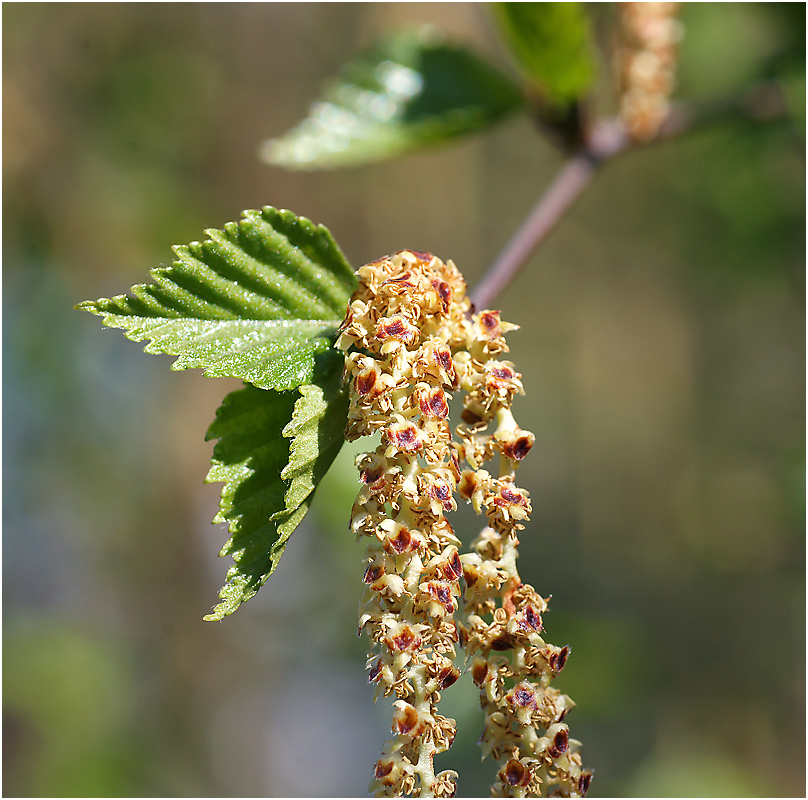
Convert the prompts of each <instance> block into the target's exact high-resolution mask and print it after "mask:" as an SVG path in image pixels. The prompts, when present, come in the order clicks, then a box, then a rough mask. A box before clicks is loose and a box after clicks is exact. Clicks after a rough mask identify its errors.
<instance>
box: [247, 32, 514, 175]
mask: <svg viewBox="0 0 808 800" xmlns="http://www.w3.org/2000/svg"><path fill="white" fill-rule="evenodd" d="M522 106H523V98H522V94H521V91H520V89H519V87H518V86H516V85H515V84H514V83H513V82H512V81H511V80H510V79H509V78H507V77H506V76H505V75H503V74H502V73H501V72H500V71H499V70H497V69H496V68H495V67H493V66H492V65H491V64H489V63H488V62H486V61H484V60H482V59H481V58H479V57H478V56H476V55H474V54H473V53H471V52H470V51H468V50H466V49H464V48H462V47H458V46H453V45H450V44H447V43H446V42H444V41H443V39H442V37H441V36H440V35H439V34H438V33H437V32H436V31H435V30H434V29H431V28H425V29H421V30H419V31H404V32H400V33H397V34H394V35H392V36H391V37H389V38H388V39H386V40H385V41H383V42H382V43H381V44H380V45H379V46H378V47H377V48H376V49H375V50H373V51H372V52H371V53H369V54H368V55H366V56H365V57H363V58H360V59H358V60H356V61H353V62H351V63H349V64H347V65H346V66H345V67H343V69H342V71H341V73H340V76H339V77H338V78H337V79H336V80H334V81H333V82H332V83H331V84H329V85H328V86H327V87H326V89H325V91H324V93H323V95H322V97H321V99H320V100H319V101H318V102H316V103H314V105H312V106H311V108H310V109H309V113H308V116H307V117H306V119H305V120H304V121H303V122H301V123H300V124H299V125H298V126H297V127H295V128H293V129H292V130H291V131H289V132H288V133H287V134H285V135H284V136H282V137H281V138H278V139H272V140H269V141H267V142H265V143H264V145H263V147H262V150H261V155H262V158H263V159H264V160H265V161H266V162H267V163H269V164H275V165H278V166H283V167H287V168H290V169H319V168H329V167H348V166H356V165H358V164H366V163H369V162H373V161H380V160H383V159H388V158H394V157H396V156H400V155H402V154H404V153H407V152H410V151H412V150H416V149H419V148H422V147H425V146H427V145H432V144H435V143H438V142H443V141H446V140H448V139H450V138H453V137H455V136H459V135H461V134H466V133H471V132H473V131H477V130H479V129H481V128H485V127H487V126H490V125H492V124H494V123H495V122H497V121H498V120H500V119H501V118H502V117H504V116H505V115H506V114H509V113H511V112H513V111H516V110H518V109H520V108H521V107H522Z"/></svg>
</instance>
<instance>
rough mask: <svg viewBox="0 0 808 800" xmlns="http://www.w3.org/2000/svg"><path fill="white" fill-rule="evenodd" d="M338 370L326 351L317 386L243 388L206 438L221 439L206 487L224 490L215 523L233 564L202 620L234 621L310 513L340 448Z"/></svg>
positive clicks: (342, 400)
mask: <svg viewBox="0 0 808 800" xmlns="http://www.w3.org/2000/svg"><path fill="white" fill-rule="evenodd" d="M342 364H343V358H342V356H341V355H340V354H339V353H337V352H335V351H331V352H329V353H327V354H325V355H324V356H322V357H320V358H319V360H318V367H317V369H316V371H315V381H316V382H315V383H312V384H307V385H305V386H301V387H299V390H298V391H296V392H276V391H272V390H266V389H259V388H257V387H255V386H249V385H248V386H245V388H243V389H240V390H238V391H236V392H232V393H231V394H229V395H227V397H226V398H225V399H224V402H223V403H222V405H221V407H220V408H219V410H218V411H217V412H216V420H215V421H214V422H213V424H212V425H211V426H210V429H209V430H208V434H207V438H208V439H218V442H217V443H216V445H215V447H214V450H213V463H212V466H211V469H210V472H209V473H208V476H207V481H208V482H214V481H223V482H224V484H225V485H224V487H223V488H222V496H221V502H220V505H219V512H218V514H217V515H216V517H215V519H214V522H227V523H228V524H229V530H230V539H229V540H228V542H227V544H225V546H224V547H223V548H222V551H221V553H220V555H222V556H226V555H230V556H232V558H233V561H234V564H233V566H232V567H231V568H230V569H229V571H228V573H227V582H226V584H225V585H224V587H223V588H222V590H221V591H220V592H219V596H220V598H221V602H220V603H219V605H217V606H216V608H215V609H214V610H213V613H211V614H209V615H208V616H206V617H205V619H206V620H220V619H222V618H223V617H224V616H226V615H228V614H232V613H233V612H234V611H235V610H236V609H237V608H238V607H239V606H240V605H241V603H243V602H244V601H245V600H249V599H250V598H251V597H252V596H253V595H254V594H255V593H256V592H257V591H258V589H260V588H261V586H263V585H264V583H266V580H267V578H269V576H270V574H271V573H272V572H273V570H274V569H275V567H276V566H277V564H278V561H279V560H280V557H281V555H282V554H283V551H284V548H285V547H286V543H287V541H288V539H289V537H290V536H291V534H292V532H293V531H294V530H295V528H296V527H297V526H298V525H299V524H300V521H301V520H302V519H303V517H304V516H305V514H306V512H307V511H308V508H309V504H310V503H311V499H312V496H313V493H314V489H315V488H316V486H317V484H318V482H319V481H320V478H322V476H323V475H324V474H325V472H326V470H327V469H328V467H329V466H330V465H331V462H332V461H333V460H334V458H335V457H336V455H337V453H338V452H339V449H340V447H341V446H342V443H343V441H344V431H345V421H346V418H347V413H348V398H347V392H346V391H345V390H344V388H343V387H342V385H341V374H342ZM281 430H282V431H283V436H281V435H280V432H281ZM290 440H291V442H290Z"/></svg>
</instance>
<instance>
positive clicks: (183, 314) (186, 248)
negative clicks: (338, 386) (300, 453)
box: [77, 206, 356, 390]
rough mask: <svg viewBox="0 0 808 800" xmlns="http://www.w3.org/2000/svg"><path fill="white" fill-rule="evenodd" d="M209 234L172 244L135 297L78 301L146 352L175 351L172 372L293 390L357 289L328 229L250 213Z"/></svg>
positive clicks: (271, 212)
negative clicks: (195, 370)
mask: <svg viewBox="0 0 808 800" xmlns="http://www.w3.org/2000/svg"><path fill="white" fill-rule="evenodd" d="M206 234H207V236H208V238H207V240H206V241H204V242H202V243H200V242H193V243H191V244H189V245H182V246H178V247H175V248H174V252H175V253H176V255H177V260H176V261H175V262H174V263H173V264H172V265H171V266H170V267H165V268H160V269H156V270H153V271H152V273H151V275H152V277H153V278H154V282H153V283H150V284H140V285H137V286H133V287H132V290H131V295H119V296H117V297H113V298H111V299H101V300H96V301H87V302H85V303H81V304H80V305H79V306H77V307H78V308H82V309H84V310H86V311H90V312H91V313H93V314H98V315H99V316H101V317H102V318H103V322H104V324H105V325H107V326H109V327H113V328H122V329H123V331H124V332H125V334H126V336H127V337H128V338H130V339H132V340H134V341H142V340H149V344H148V345H147V346H146V348H145V350H146V352H147V353H167V354H170V355H174V356H177V359H176V361H175V362H174V363H173V364H172V369H177V370H180V369H188V368H192V367H199V368H201V369H203V370H204V371H205V375H207V376H209V377H227V376H232V377H236V378H242V379H243V380H245V381H248V382H249V383H252V384H254V385H256V386H259V387H261V388H264V389H279V390H287V389H292V388H294V387H295V386H299V385H300V384H302V383H306V382H308V381H310V380H311V378H312V375H313V371H314V364H315V359H316V356H317V354H318V353H322V352H324V351H326V350H328V349H329V348H330V347H331V345H332V343H333V339H334V334H335V331H336V327H337V325H338V324H339V322H340V321H341V320H342V318H343V316H344V314H345V310H346V308H347V304H348V300H349V298H350V295H351V292H352V291H353V289H354V288H355V286H356V278H355V277H354V274H353V269H352V268H351V266H350V265H349V264H348V261H347V260H346V259H345V256H344V255H343V254H342V251H341V250H340V249H339V247H338V246H337V244H336V242H335V241H334V239H333V238H332V237H331V234H330V233H329V231H328V230H327V229H326V228H324V227H322V226H316V225H314V223H312V222H311V221H310V220H308V219H305V218H304V217H297V216H296V215H294V214H293V213H292V212H290V211H281V210H278V209H275V208H272V207H271V206H267V207H265V208H264V209H262V210H261V211H245V212H244V215H243V218H242V219H241V220H240V221H239V222H231V223H228V224H227V225H225V226H224V230H208V231H206Z"/></svg>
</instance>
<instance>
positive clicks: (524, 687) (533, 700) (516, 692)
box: [505, 681, 538, 709]
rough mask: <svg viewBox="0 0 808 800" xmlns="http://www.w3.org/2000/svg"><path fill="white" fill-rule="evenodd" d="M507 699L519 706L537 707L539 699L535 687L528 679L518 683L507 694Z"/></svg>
mask: <svg viewBox="0 0 808 800" xmlns="http://www.w3.org/2000/svg"><path fill="white" fill-rule="evenodd" d="M505 699H506V700H507V701H508V702H509V703H510V704H511V705H513V706H516V707H518V708H531V709H532V708H536V707H537V705H538V700H537V697H536V689H535V687H534V686H533V685H532V684H530V683H528V682H527V681H522V682H521V683H517V684H516V686H514V687H513V689H511V690H510V692H508V694H506V695H505Z"/></svg>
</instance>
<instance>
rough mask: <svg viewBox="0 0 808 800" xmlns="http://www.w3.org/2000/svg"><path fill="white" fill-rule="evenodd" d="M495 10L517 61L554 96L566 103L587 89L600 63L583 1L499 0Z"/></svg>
mask: <svg viewBox="0 0 808 800" xmlns="http://www.w3.org/2000/svg"><path fill="white" fill-rule="evenodd" d="M493 10H494V15H495V17H496V19H497V21H498V23H499V25H500V28H501V30H502V34H503V36H504V38H505V40H506V42H507V43H508V45H509V47H510V50H511V52H512V53H513V56H514V58H515V60H516V62H517V64H518V65H519V67H520V68H521V69H522V71H523V72H524V73H525V75H527V77H528V78H530V80H531V81H532V82H533V83H534V84H535V85H536V86H537V87H538V88H539V89H540V90H541V91H542V92H543V93H544V94H545V95H546V99H547V100H548V101H549V102H551V103H555V104H560V105H566V104H568V103H572V102H574V101H576V100H580V99H581V98H582V97H583V96H584V95H585V94H586V92H587V91H588V90H589V89H590V87H591V86H592V82H593V80H594V76H595V65H594V60H593V56H592V42H591V31H590V23H589V17H588V16H587V12H586V10H585V9H584V8H583V6H582V4H581V3H494V4H493Z"/></svg>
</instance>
